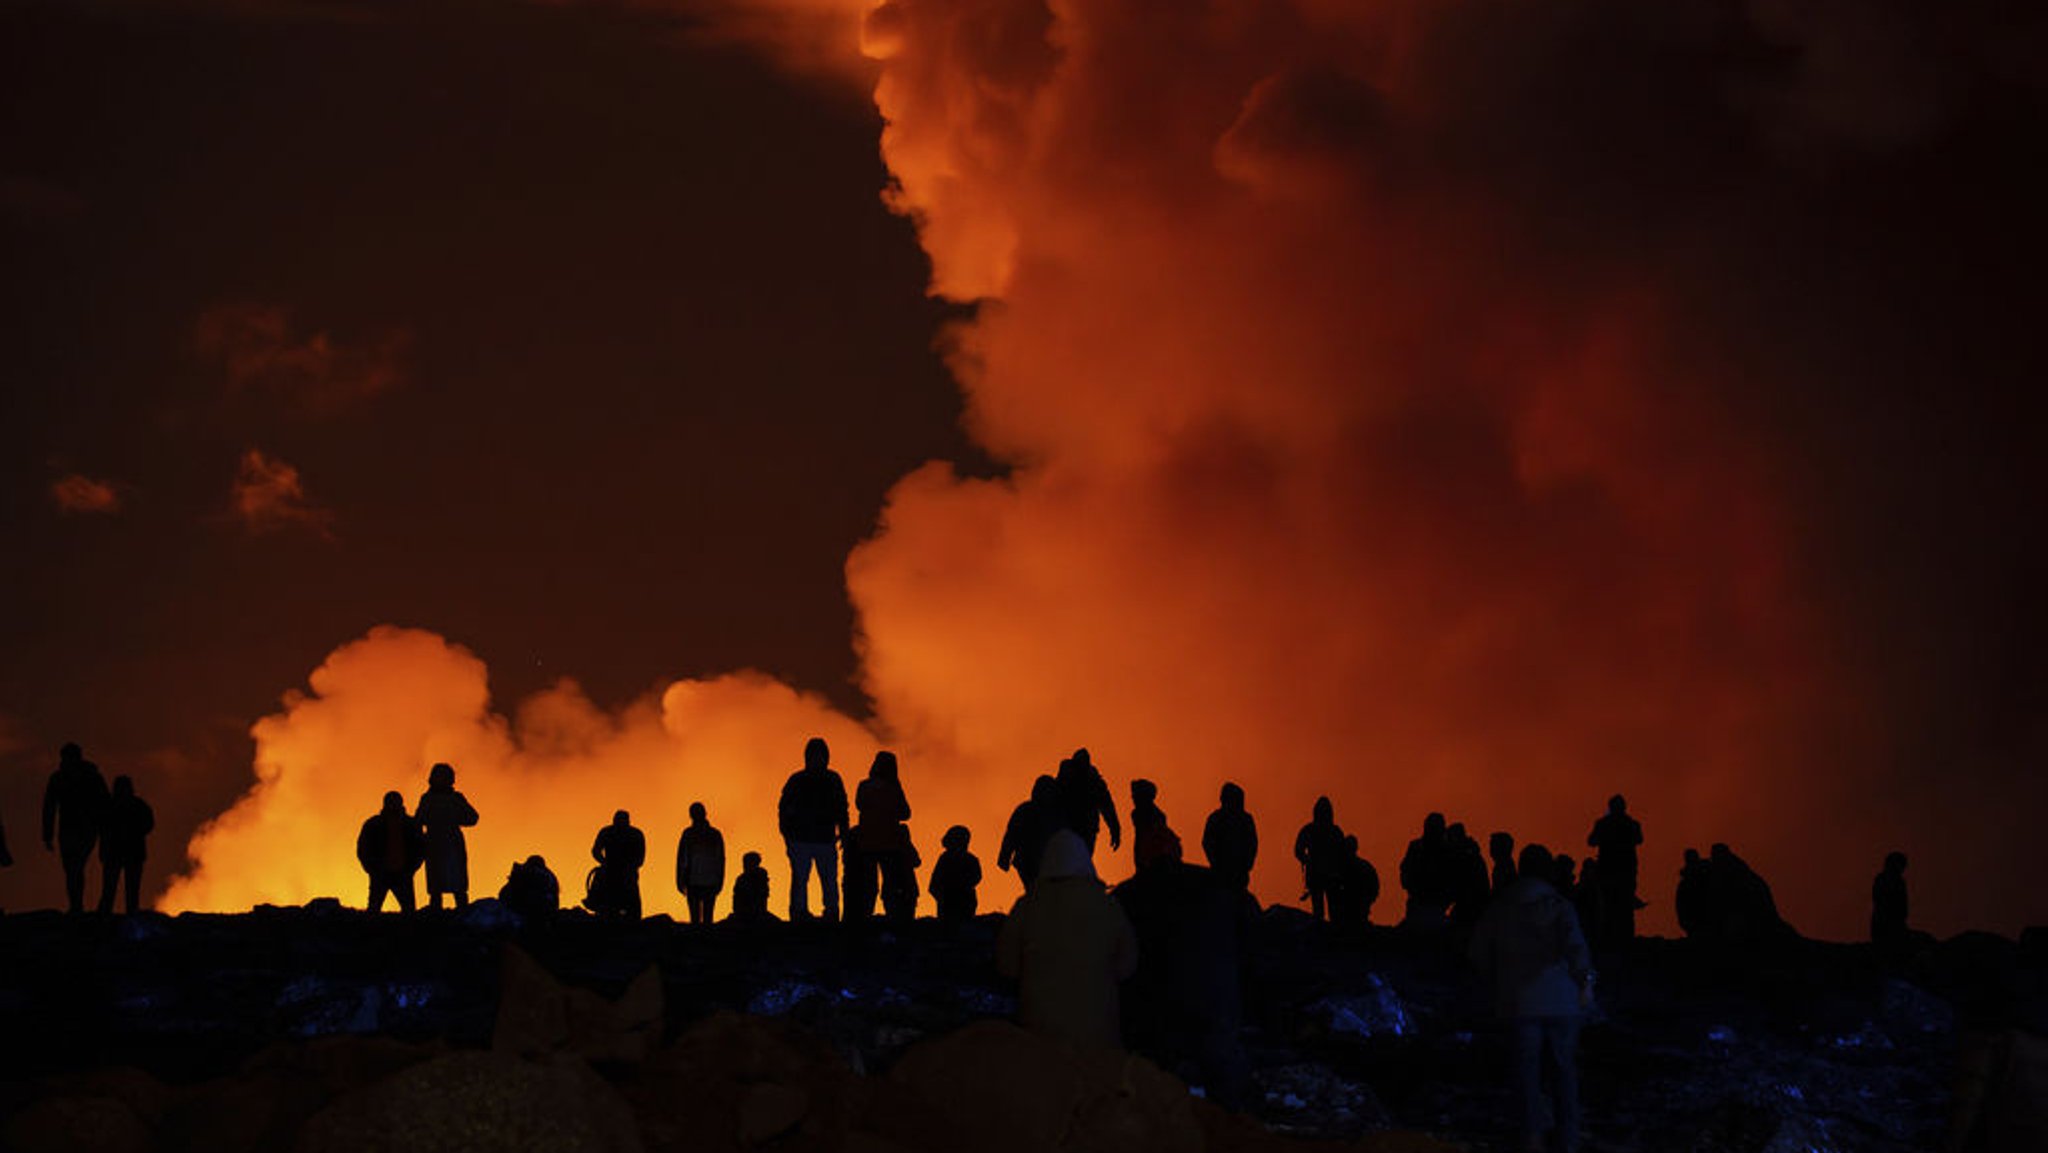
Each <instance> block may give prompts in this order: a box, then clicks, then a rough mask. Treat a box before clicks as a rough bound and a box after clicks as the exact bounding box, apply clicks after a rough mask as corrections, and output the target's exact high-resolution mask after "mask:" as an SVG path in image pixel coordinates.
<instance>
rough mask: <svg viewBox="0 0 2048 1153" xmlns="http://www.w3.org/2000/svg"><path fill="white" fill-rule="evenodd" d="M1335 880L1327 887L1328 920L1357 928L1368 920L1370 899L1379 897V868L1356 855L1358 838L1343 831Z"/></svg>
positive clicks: (1369, 918)
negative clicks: (1342, 843)
mask: <svg viewBox="0 0 2048 1153" xmlns="http://www.w3.org/2000/svg"><path fill="white" fill-rule="evenodd" d="M1337 877H1338V880H1337V884H1336V887H1335V888H1333V889H1331V890H1330V923H1331V924H1333V925H1343V926H1348V927H1350V928H1353V929H1357V928H1361V927H1363V926H1365V925H1368V924H1370V923H1371V922H1372V906H1373V902H1375V901H1377V900H1379V899H1380V871H1379V870H1378V869H1375V868H1373V866H1372V862H1371V861H1368V860H1366V859H1365V858H1364V857H1361V856H1359V855H1358V838H1357V837H1354V836H1352V835H1351V834H1349V833H1346V834H1344V856H1343V859H1342V860H1341V861H1340V862H1339V863H1338V866H1337Z"/></svg>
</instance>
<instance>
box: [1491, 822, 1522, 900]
mask: <svg viewBox="0 0 2048 1153" xmlns="http://www.w3.org/2000/svg"><path fill="white" fill-rule="evenodd" d="M1486 855H1487V856H1489V857H1491V858H1493V891H1494V892H1496V893H1498V892H1500V891H1501V890H1502V889H1505V888H1507V887H1508V886H1509V885H1512V884H1514V883H1515V876H1516V873H1515V836H1514V834H1513V833H1495V834H1493V835H1492V836H1490V837H1488V838H1486Z"/></svg>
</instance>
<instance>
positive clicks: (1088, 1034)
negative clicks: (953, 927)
mask: <svg viewBox="0 0 2048 1153" xmlns="http://www.w3.org/2000/svg"><path fill="white" fill-rule="evenodd" d="M996 967H997V968H998V969H999V970H1001V971H1002V974H1003V975H1004V976H1006V977H1014V978H1016V980H1017V1022H1018V1023H1019V1024H1021V1025H1023V1026H1024V1027H1025V1028H1026V1029H1030V1030H1031V1031H1033V1032H1035V1033H1041V1034H1044V1035H1045V1036H1048V1037H1051V1038H1053V1039H1055V1040H1059V1041H1064V1042H1066V1043H1068V1044H1070V1045H1073V1046H1074V1047H1076V1048H1079V1049H1104V1048H1107V1049H1115V1048H1118V1047H1120V1046H1121V1045H1122V1043H1123V1034H1122V1026H1121V1024H1120V1022H1119V1008H1118V998H1117V985H1118V983H1120V982H1122V981H1123V980H1125V979H1126V978H1128V977H1129V976H1130V975H1131V974H1132V973H1133V972H1134V971H1136V969H1137V967H1138V939H1137V935H1136V934H1135V933H1134V932H1133V931H1132V929H1131V922H1130V918H1129V917H1126V916H1125V915H1124V911H1123V908H1122V907H1121V906H1119V905H1118V904H1117V903H1116V901H1115V900H1114V899H1112V898H1111V897H1110V895H1109V894H1108V893H1107V892H1104V891H1103V888H1102V882H1101V881H1100V880H1098V879H1097V878H1096V876H1095V865H1094V863H1093V862H1092V861H1091V860H1089V852H1088V845H1087V842H1085V841H1083V840H1082V839H1081V835H1080V834H1079V833H1077V832H1075V831H1074V830H1072V829H1060V830H1059V831H1057V832H1055V833H1054V834H1053V835H1052V836H1051V837H1049V838H1047V839H1046V843H1045V856H1044V858H1043V859H1042V860H1041V861H1040V862H1039V870H1038V883H1037V884H1035V885H1033V886H1032V887H1031V889H1030V891H1028V892H1026V893H1025V894H1024V895H1023V896H1021V897H1019V898H1017V903H1016V904H1015V905H1012V906H1011V907H1010V915H1009V917H1008V918H1007V919H1006V920H1004V922H1003V929H1002V933H1001V934H1000V935H999V936H998V937H997V938H996Z"/></svg>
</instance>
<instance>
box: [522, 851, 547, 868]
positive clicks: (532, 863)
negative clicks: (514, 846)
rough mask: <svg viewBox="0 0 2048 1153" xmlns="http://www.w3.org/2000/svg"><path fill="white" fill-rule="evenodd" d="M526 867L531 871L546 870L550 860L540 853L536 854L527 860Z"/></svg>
mask: <svg viewBox="0 0 2048 1153" xmlns="http://www.w3.org/2000/svg"><path fill="white" fill-rule="evenodd" d="M526 867H527V868H529V869H545V868H547V867H548V859H547V858H546V857H543V856H541V855H540V854H539V853H535V854H534V855H533V856H531V857H528V858H526Z"/></svg>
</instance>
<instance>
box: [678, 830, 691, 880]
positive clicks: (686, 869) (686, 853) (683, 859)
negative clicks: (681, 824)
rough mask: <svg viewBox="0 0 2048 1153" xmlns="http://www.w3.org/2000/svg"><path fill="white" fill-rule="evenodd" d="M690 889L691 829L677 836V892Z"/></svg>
mask: <svg viewBox="0 0 2048 1153" xmlns="http://www.w3.org/2000/svg"><path fill="white" fill-rule="evenodd" d="M689 891H690V830H688V829H684V830H683V835H682V836H680V837H677V838H676V892H678V893H687V892H689Z"/></svg>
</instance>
